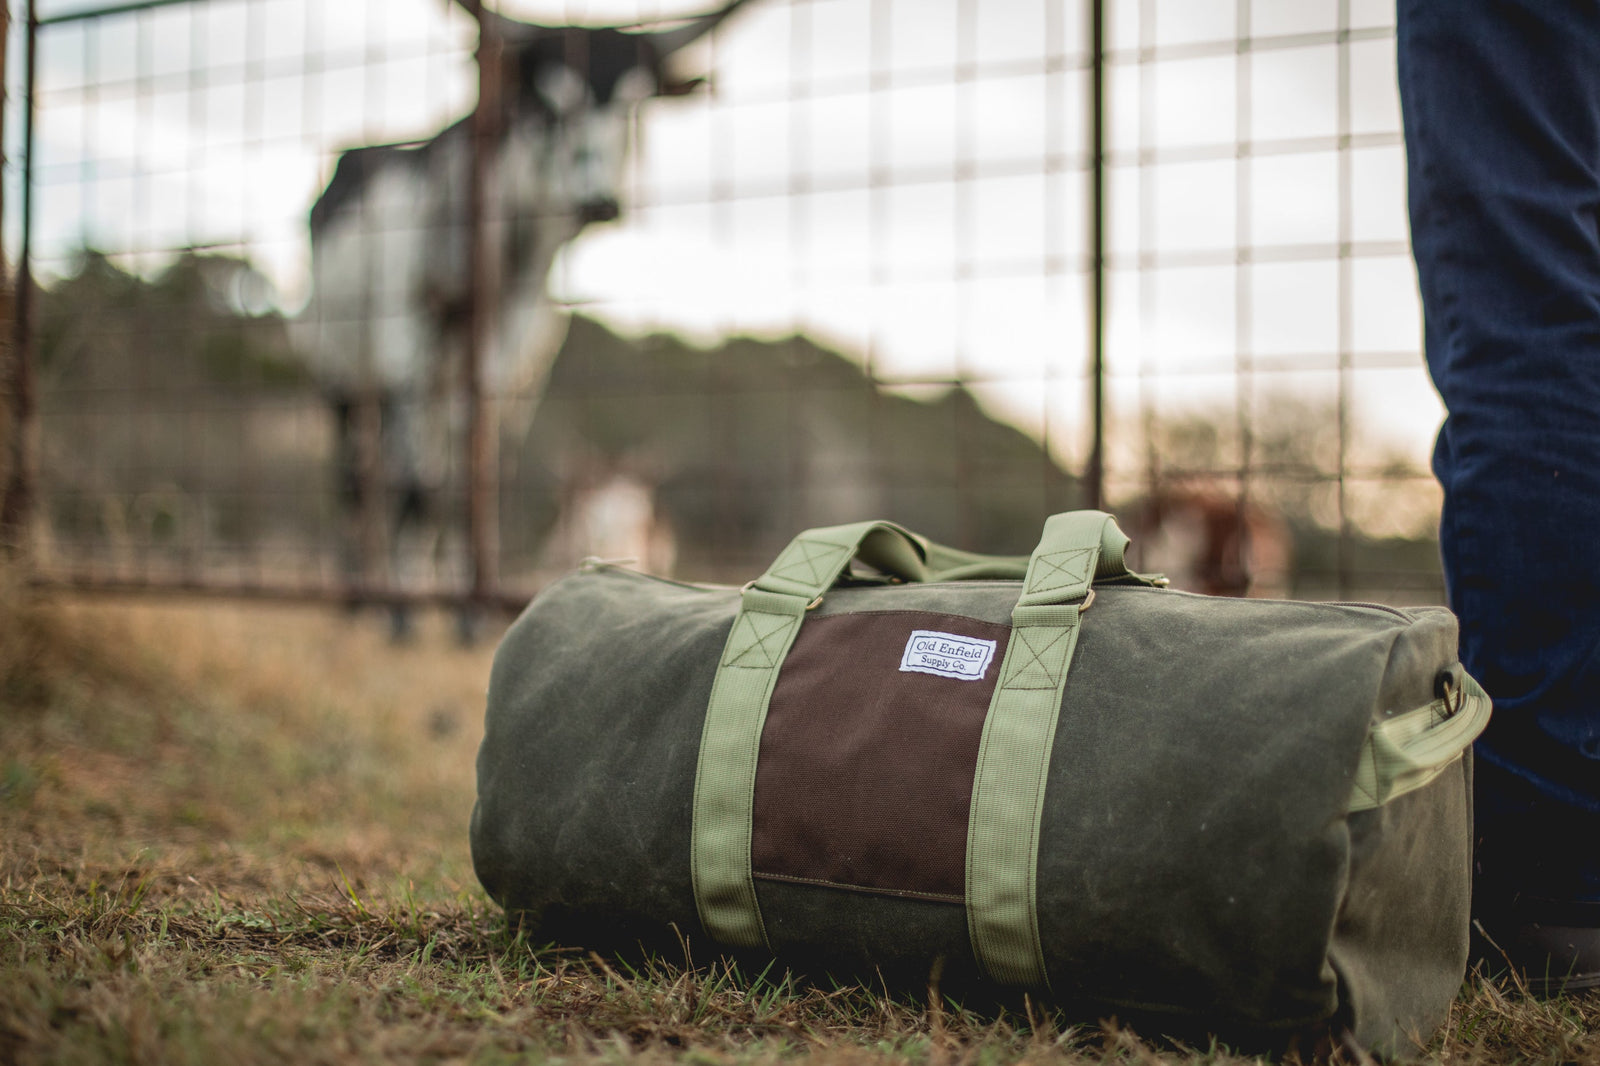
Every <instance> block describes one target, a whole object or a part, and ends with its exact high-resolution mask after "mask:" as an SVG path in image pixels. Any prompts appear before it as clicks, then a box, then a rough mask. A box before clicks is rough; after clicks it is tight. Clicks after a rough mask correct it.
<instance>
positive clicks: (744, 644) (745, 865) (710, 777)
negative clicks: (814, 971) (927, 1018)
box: [690, 522, 927, 948]
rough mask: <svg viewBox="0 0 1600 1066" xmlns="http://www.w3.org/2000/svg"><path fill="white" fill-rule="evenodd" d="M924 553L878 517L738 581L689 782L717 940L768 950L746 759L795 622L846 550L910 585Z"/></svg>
mask: <svg viewBox="0 0 1600 1066" xmlns="http://www.w3.org/2000/svg"><path fill="white" fill-rule="evenodd" d="M926 552H927V545H926V543H925V542H923V541H922V540H921V538H919V537H917V536H916V535H915V534H912V533H909V532H907V531H906V530H904V529H901V528H900V527H899V526H895V525H892V524H890V523H887V522H856V523H853V524H851V525H847V526H832V527H828V528H825V529H812V530H807V531H806V532H804V533H802V534H800V535H799V536H798V537H796V538H795V539H794V540H793V541H791V542H790V544H789V546H788V547H787V548H785V549H784V550H783V553H782V554H781V555H779V556H778V558H777V560H776V561H775V562H773V564H772V565H771V566H770V567H768V568H767V572H766V573H764V574H762V575H761V576H760V577H758V578H757V579H756V580H754V581H752V582H751V583H750V584H749V585H747V586H745V589H744V592H743V594H742V596H741V602H740V605H739V614H738V616H737V617H736V618H735V619H734V622H733V629H732V630H731V631H729V633H728V642H727V644H726V645H725V646H724V647H723V650H722V658H721V660H720V661H719V663H718V667H717V676H716V680H715V681H713V682H712V685H711V701H710V703H709V704H708V705H707V707H706V721H705V727H704V729H703V731H702V733H701V737H700V761H699V765H698V766H697V768H696V771H695V781H694V814H693V820H694V821H693V830H692V837H693V839H692V842H691V852H692V855H691V860H690V861H691V873H692V875H693V879H694V898H695V905H696V906H697V907H698V908H699V911H700V921H701V924H703V925H704V926H705V928H706V932H707V933H708V934H710V936H711V938H712V939H713V940H715V941H717V942H718V943H720V944H725V945H728V946H730V947H745V948H758V947H769V945H768V943H767V934H766V930H765V929H764V928H763V926H762V924H761V910H760V907H759V906H758V905H757V903H756V890H755V882H754V880H753V879H752V878H751V876H750V833H751V812H752V809H753V807H754V804H755V786H756V757H757V755H758V754H759V752H760V748H761V730H762V727H763V726H764V725H765V724H766V720H767V704H768V702H769V701H770V700H771V699H772V689H773V686H774V685H776V684H777V681H778V670H779V668H780V667H782V666H783V660H784V658H785V657H786V656H787V655H788V654H789V648H790V646H791V645H792V644H793V643H794V638H795V634H796V633H798V632H799V630H800V620H801V619H802V618H804V617H805V613H806V610H807V608H808V607H810V606H811V605H813V604H814V603H815V602H816V600H817V599H818V597H820V596H821V595H822V594H823V593H824V592H825V591H827V589H828V588H829V587H831V586H832V585H833V583H834V581H836V580H837V579H838V577H839V575H840V574H841V573H843V571H844V569H845V567H846V566H848V565H849V563H850V560H851V559H853V558H855V557H856V556H858V555H859V556H860V557H861V558H862V559H863V560H864V561H866V562H868V563H870V564H871V565H873V566H874V567H877V568H878V569H879V570H882V571H884V572H885V573H891V574H896V575H899V576H900V577H902V578H904V579H905V580H907V581H920V580H922V579H923V578H924V577H925V576H926V573H927V566H926V561H925V557H926Z"/></svg>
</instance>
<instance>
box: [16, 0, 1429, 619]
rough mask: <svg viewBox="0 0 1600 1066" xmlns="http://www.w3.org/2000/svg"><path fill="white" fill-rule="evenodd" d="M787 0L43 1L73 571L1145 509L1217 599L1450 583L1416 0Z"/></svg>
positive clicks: (57, 480) (90, 573)
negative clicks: (1397, 60)
mask: <svg viewBox="0 0 1600 1066" xmlns="http://www.w3.org/2000/svg"><path fill="white" fill-rule="evenodd" d="M733 7H734V8H735V9H734V10H731V11H726V12H724V11H723V10H722V8H721V7H719V6H718V5H716V4H715V3H710V2H708V0H683V2H681V3H680V2H678V0H591V2H589V3H578V2H572V3H561V2H546V3H539V2H534V0H524V2H520V3H513V2H512V0H503V2H502V3H500V4H498V5H495V6H494V7H493V10H491V11H484V12H482V13H481V18H482V19H483V20H485V22H486V24H487V25H488V26H489V27H490V28H489V29H486V30H484V31H483V41H484V42H488V43H486V44H485V43H481V42H480V27H479V18H480V13H479V12H478V11H477V10H476V5H474V4H470V3H446V2H444V0H383V2H381V3H380V2H379V0H362V2H358V3H348V4H338V5H331V4H321V3H316V2H315V0H179V2H174V0H154V2H151V0H145V2H143V3H131V4H124V5H117V6H114V7H110V8H100V9H94V10H89V9H86V8H85V7H84V5H82V4H74V3H68V2H67V0H60V2H49V0H37V3H36V7H35V9H31V10H30V9H26V8H24V9H18V10H14V11H13V19H14V23H13V29H12V32H11V34H10V41H9V48H8V59H9V62H8V63H7V67H6V70H7V84H8V107H7V114H6V122H5V139H6V160H7V164H6V172H5V200H4V212H5V217H4V235H5V245H6V251H7V255H8V258H10V259H13V260H15V259H16V258H17V257H18V256H19V254H22V255H25V262H23V264H22V266H23V269H25V270H26V271H27V272H28V273H29V274H31V276H32V278H33V286H32V287H31V288H28V289H27V293H26V295H25V296H24V295H23V294H22V292H21V291H20V289H19V297H21V299H20V300H19V304H21V305H22V306H19V308H18V321H17V327H18V336H17V345H16V351H17V353H18V355H19V356H20V357H22V358H23V359H24V361H25V362H26V365H27V366H28V367H29V368H30V371H31V375H32V386H33V394H34V398H35V400H34V407H35V410H34V411H33V413H32V414H31V415H29V416H28V420H29V421H30V422H31V425H32V437H31V438H30V439H31V441H32V442H33V447H32V450H31V455H30V457H29V459H28V461H27V463H26V464H25V465H26V466H27V470H28V473H29V474H30V475H31V483H32V487H33V493H32V500H33V506H32V511H31V517H30V518H29V520H28V522H27V525H26V527H25V528H24V529H23V530H22V531H21V533H19V534H17V536H19V537H20V538H21V539H24V540H25V542H26V546H27V548H28V551H29V557H30V559H31V567H32V570H33V572H34V573H35V574H36V575H37V577H38V578H39V580H41V581H43V582H46V583H50V584H59V585H68V586H76V587H85V588H90V587H99V588H135V589H149V590H158V589H163V588H166V589H171V588H183V589H191V590H213V591H222V592H230V593H233V594H242V593H255V594H261V595H282V596H304V597H317V598H322V597H326V598H370V599H385V598H387V599H390V600H404V599H438V600H451V601H457V600H466V599H473V598H476V599H480V600H483V599H488V600H494V601H497V602H507V603H515V602H518V601H519V600H521V599H523V598H525V597H526V595H527V594H528V593H529V592H530V591H531V590H533V589H536V588H537V587H538V586H539V585H540V584H542V583H543V582H545V581H547V580H548V579H550V578H551V577H552V576H553V575H555V574H558V573H560V572H562V571H564V570H566V569H568V568H570V567H571V566H573V565H574V564H576V563H577V562H578V561H579V560H580V559H582V558H584V557H585V556H601V557H627V558H634V559H638V560H640V561H641V564H642V565H644V566H646V567H647V568H650V569H653V570H656V571H658V572H662V573H668V574H675V575H678V576H681V577H686V578H690V579H705V580H728V581H742V580H744V579H746V578H748V577H750V576H753V575H754V574H756V573H758V572H759V571H760V570H761V569H762V568H763V567H764V566H765V564H766V562H768V561H770V559H771V558H772V557H773V556H775V555H776V553H777V551H778V550H779V549H780V548H781V547H782V545H783V544H784V543H785V542H786V541H787V539H788V538H789V537H790V536H791V535H792V534H794V533H795V532H798V531H799V530H801V529H804V528H806V527H808V526H815V525H825V524H832V523H836V522H841V521H851V520H856V519H860V518H863V517H885V518H890V519H894V520H897V521H899V522H901V523H902V524H904V525H907V526H909V527H911V528H913V529H916V530H918V531H919V532H922V533H925V534H927V535H929V536H931V537H933V538H934V539H936V540H939V541H943V542H946V543H951V544H954V545H956V546H960V547H965V548H969V549H974V550H982V551H993V552H1006V553H1015V552H1026V551H1028V550H1029V549H1030V548H1031V547H1032V544H1033V541H1034V540H1035V538H1036V537H1037V533H1038V529H1039V526H1040V523H1041V520H1042V518H1043V517H1044V516H1045V515H1047V514H1049V513H1051V512H1053V511H1058V510H1064V509H1069V508H1072V507H1078V506H1086V505H1095V504H1098V505H1102V506H1104V507H1106V509H1109V510H1112V511H1114V512H1115V513H1117V514H1118V515H1119V517H1120V518H1121V519H1122V522H1123V525H1124V527H1125V528H1126V529H1127V530H1128V531H1129V532H1130V533H1131V534H1132V535H1133V536H1134V539H1135V551H1136V553H1137V554H1136V555H1135V562H1136V564H1137V565H1140V566H1142V567H1144V568H1150V569H1162V570H1166V571H1167V572H1169V573H1170V574H1171V575H1172V576H1173V578H1174V582H1175V584H1178V585H1179V586H1182V587H1190V588H1196V589H1199V590H1202V591H1209V592H1227V593H1245V592H1248V593H1251V594H1265V595H1292V596H1297V597H1305V598H1337V599H1360V600H1377V601H1382V602H1400V603H1417V602H1437V601H1438V600H1439V599H1441V597H1442V586H1441V581H1440V577H1439V572H1438V564H1437V559H1436V547H1435V543H1434V528H1435V524H1436V521H1437V514H1438V508H1439V493H1438V489H1437V487H1436V486H1435V485H1434V483H1433V481H1432V480H1431V478H1430V476H1429V475H1428V473H1427V456H1428V452H1429V448H1430V447H1431V442H1432V436H1433V434H1434V432H1435V431H1436V429H1437V425H1438V422H1439V419H1440V417H1441V415H1442V411H1441V408H1440V406H1439V403H1438V400H1437V398H1436V396H1435V394H1434V392H1433V390H1432V388H1431V386H1430V385H1429V383H1428V381H1427V378H1426V375H1425V372H1424V370H1423V366H1422V360H1421V356H1420V352H1419V342H1420V334H1421V331H1420V312H1419V307H1418V300H1417V295H1416V285H1415V278H1414V274H1413V272H1412V265H1411V261H1410V257H1409V248H1408V244H1407V226H1406V218H1405V202H1404V154H1403V146H1402V141H1401V136H1400V125H1399V105H1398V97H1397V91H1396V84H1395V73H1394V26H1393V8H1392V5H1390V4H1380V3H1376V2H1367V0H1316V2H1311V0H1308V2H1303V3H1296V4H1292V5H1291V4H1269V3H1261V2H1252V0H1104V3H1103V4H1099V3H1094V2H1091V0H986V2H985V3H983V4H981V5H980V4H979V3H977V0H915V2H913V0H748V2H744V3H740V4H736V5H733ZM717 14H724V15H725V17H724V18H722V19H721V20H720V21H715V25H714V26H713V25H712V22H711V21H707V22H705V23H703V24H702V23H696V22H695V21H694V19H695V18H697V17H700V16H714V15H717ZM503 19H512V20H516V22H517V23H519V24H525V25H522V26H521V27H520V28H519V27H518V26H513V25H511V24H509V23H507V22H505V21H503ZM573 26H579V27H589V28H594V27H617V28H621V29H622V30H623V31H624V32H625V33H626V34H630V35H631V36H627V37H625V38H620V39H623V40H625V41H626V42H627V48H625V49H624V50H623V52H622V53H618V54H624V55H627V56H632V57H633V58H632V59H629V60H628V61H627V63H625V64H624V66H627V65H628V64H630V63H631V64H634V65H642V66H645V67H648V68H649V69H648V73H649V75H650V79H649V81H648V83H638V84H636V83H635V82H630V81H628V80H626V79H625V78H622V77H620V76H618V75H617V72H616V71H615V70H611V71H610V73H606V72H605V71H602V70H601V67H602V66H604V65H605V64H606V63H610V62H611V60H610V59H607V58H605V57H606V56H607V55H608V54H610V53H607V52H606V51H605V49H606V48H608V47H610V45H607V44H606V43H605V41H606V40H610V39H611V38H606V39H602V37H600V36H596V35H593V34H590V35H583V34H573V33H564V34H563V33H559V32H557V30H556V28H557V27H573ZM697 26H698V27H699V28H700V29H701V30H703V31H704V32H701V33H700V35H699V36H698V37H696V38H695V39H694V40H692V41H687V42H686V43H685V40H684V39H685V38H687V37H690V36H693V34H692V33H689V32H685V31H686V28H687V29H693V28H694V27H697ZM531 27H541V28H540V29H534V28H531ZM1097 34H1098V37H1097ZM491 35H492V40H491ZM551 41H555V42H558V43H559V48H555V46H550V47H546V44H548V42H551ZM645 41H648V42H649V44H648V46H646V45H644V44H642V43H641V42H645ZM1097 41H1098V47H1097ZM538 42H546V44H540V43H538ZM552 49H554V50H553V51H552ZM630 49H631V51H630ZM668 52H670V54H666V53H668ZM30 55H31V56H32V57H33V62H32V63H31V64H30V63H29V62H28V59H29V56H30ZM551 56H557V58H558V60H559V62H557V63H556V66H563V65H564V67H565V69H567V70H568V71H569V72H573V73H575V74H576V77H569V76H567V75H560V74H558V73H552V71H553V70H554V69H555V68H554V67H553V66H550V65H549V64H550V62H551V60H550V57H551ZM1097 56H1098V61H1097ZM540 57H543V58H540ZM540 64H545V65H543V66H541V65H540ZM607 69H609V68H607ZM618 69H621V68H618ZM608 78H609V79H610V80H609V81H607V79H608ZM597 85H598V86H600V88H598V89H597V88H596V86H597ZM639 85H644V90H643V91H642V92H641V91H639ZM585 92H587V93H588V95H587V96H585ZM630 93H632V94H633V96H639V97H641V98H640V99H639V100H638V102H637V103H631V102H630V101H631V100H632V99H633V96H630V95H629V94H630ZM481 94H482V95H483V98H484V99H485V100H490V101H493V104H494V106H493V107H490V108H482V109H478V110H477V111H476V112H475V105H476V104H477V101H478V100H479V98H480V95H481ZM30 103H31V109H32V116H31V129H30V127H29V123H28V105H29V104H30ZM483 115H488V116H489V118H483V117H482V116H483ZM475 116H477V117H475ZM451 130H455V131H456V132H454V133H451V132H449V131H451ZM452 138H454V139H453V140H452ZM519 138H521V139H520V140H519ZM374 146H383V147H374ZM362 147H367V148H369V149H371V150H370V151H368V152H364V153H358V152H351V150H352V149H356V148H362ZM608 152H610V153H612V155H609V156H608V155H607V153H608ZM396 160H398V161H399V162H398V163H397V162H396ZM607 160H610V162H609V163H608V162H607ZM585 168H588V169H587V170H586V169H585ZM608 168H609V169H608ZM591 171H592V172H591ZM336 175H344V177H339V178H336ZM408 183H409V184H408ZM518 197H521V199H518ZM319 199H320V200H321V202H322V203H323V204H324V206H323V207H322V208H319V209H318V211H319V212H320V214H319V213H314V212H313V205H315V204H318V203H319ZM341 212H343V213H342V214H341ZM612 214H614V215H615V217H609V216H610V215H612ZM314 219H320V222H315V223H314ZM330 219H331V220H332V221H330ZM341 219H342V220H344V221H343V222H341V221H340V220H341ZM314 224H315V225H318V226H320V227H321V228H320V229H319V234H320V236H319V238H318V239H319V241H320V243H319V244H318V245H317V247H318V248H319V249H320V250H319V251H317V252H316V253H315V254H314V252H313V241H312V239H311V232H312V229H313V228H314ZM341 225H343V226H345V229H344V230H340V229H339V226H341ZM341 233H342V234H344V236H340V234H341ZM352 235H353V236H352ZM339 241H345V243H343V244H340V243H339ZM23 249H26V252H25V253H23V252H22V251H21V250H23ZM352 249H354V250H352ZM23 287H24V288H25V287H26V286H23ZM18 365H19V366H20V365H22V364H21V363H19V364H18ZM475 386H476V387H477V388H478V390H479V399H477V400H475V397H474V391H473V390H474V387H475ZM13 391H15V390H13ZM25 414H26V413H25ZM16 420H17V419H16V418H13V422H15V421H16ZM12 465H13V466H14V467H16V466H17V464H12Z"/></svg>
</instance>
